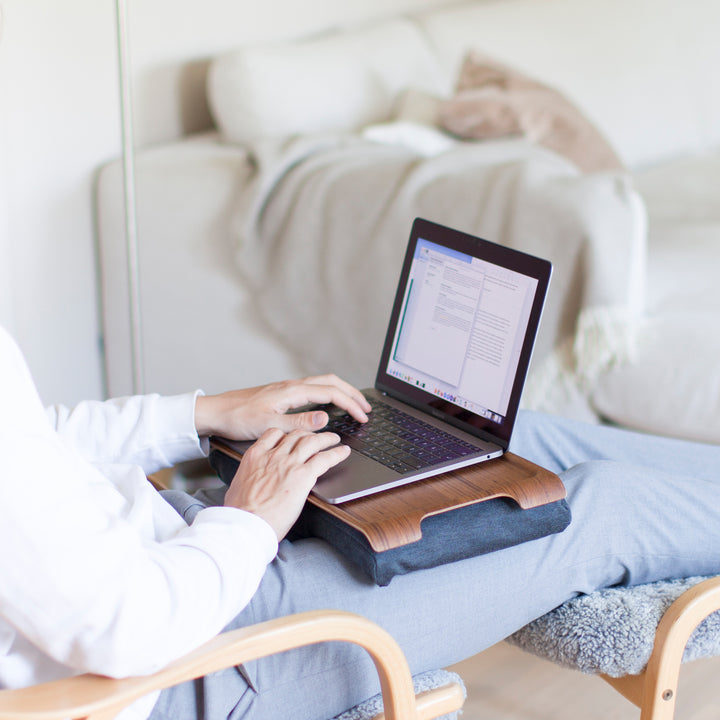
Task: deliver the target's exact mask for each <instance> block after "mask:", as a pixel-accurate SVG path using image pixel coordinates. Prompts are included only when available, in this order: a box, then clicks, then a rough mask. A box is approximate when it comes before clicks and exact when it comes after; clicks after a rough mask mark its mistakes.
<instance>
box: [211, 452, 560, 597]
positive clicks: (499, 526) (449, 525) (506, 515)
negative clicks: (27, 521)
mask: <svg viewBox="0 0 720 720" xmlns="http://www.w3.org/2000/svg"><path fill="white" fill-rule="evenodd" d="M210 464H211V465H212V466H213V467H214V468H215V470H216V472H217V473H218V475H219V476H220V478H221V479H222V480H223V482H225V483H229V482H230V481H231V480H232V478H233V477H234V475H235V471H236V470H237V466H238V461H237V460H235V459H234V458H231V457H229V456H228V455H226V454H225V453H222V452H219V451H217V450H213V451H212V452H211V453H210ZM570 519H571V513H570V507H569V505H568V504H567V502H566V501H565V500H558V501H556V502H553V503H548V504H547V505H541V506H539V507H536V508H530V509H528V510H523V509H521V508H520V506H519V505H517V504H516V503H515V502H513V501H512V500H509V499H506V498H494V499H492V500H486V501H484V502H479V503H476V504H474V505H467V506H465V507H462V508H458V509H456V510H450V511H448V512H445V513H441V514H439V515H433V516H430V517H428V518H426V519H425V520H424V521H423V523H422V538H421V539H420V540H418V541H417V542H414V543H410V544H408V545H403V546H401V547H398V548H393V549H391V550H386V551H384V552H377V551H376V550H373V548H372V547H371V545H370V543H369V542H368V540H367V538H366V537H365V536H364V535H363V534H362V533H361V532H360V531H358V530H355V529H354V528H352V527H351V526H350V525H347V524H346V523H344V522H342V521H341V520H339V519H338V518H336V517H335V516H333V515H330V514H329V513H326V512H324V511H323V510H321V509H320V508H318V507H316V506H315V505H311V504H310V503H307V504H306V505H305V508H304V509H303V512H302V514H301V515H300V518H299V519H298V521H297V523H296V524H295V527H294V528H293V530H292V531H291V533H290V535H289V536H288V539H290V540H297V539H301V538H304V537H318V538H322V539H323V540H325V541H326V542H327V543H328V544H330V545H332V546H333V547H334V548H335V549H336V550H338V551H339V552H340V553H342V554H343V555H344V556H345V557H347V558H348V559H349V560H350V561H351V562H353V563H354V564H355V565H356V566H357V567H358V568H360V570H362V571H363V573H365V575H366V576H367V577H369V578H370V579H371V580H372V581H373V582H374V583H376V584H377V585H388V584H389V583H390V581H391V580H392V579H393V577H395V576H396V575H404V574H405V573H409V572H413V571H415V570H423V569H427V568H430V567H435V566H437V565H443V564H445V563H450V562H455V561H457V560H462V559H464V558H467V557H473V556H475V555H482V554H484V553H488V552H493V551H494V550H501V549H503V548H506V547H510V546H512V545H518V544H519V543H522V542H528V541H529V540H536V539H537V538H540V537H544V536H545V535H551V534H553V533H557V532H561V531H562V530H564V529H565V528H566V527H567V526H568V525H569V524H570Z"/></svg>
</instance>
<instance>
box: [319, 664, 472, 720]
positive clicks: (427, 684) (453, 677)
mask: <svg viewBox="0 0 720 720" xmlns="http://www.w3.org/2000/svg"><path fill="white" fill-rule="evenodd" d="M451 682H457V683H459V684H460V685H461V686H462V688H463V692H465V685H464V684H463V681H462V678H461V677H460V676H459V675H458V674H457V673H454V672H450V671H449V670H430V671H428V672H425V673H421V674H420V675H416V676H415V677H413V686H414V688H415V694H416V695H417V694H419V693H421V692H425V691H427V690H432V689H433V688H436V687H442V686H443V685H449V684H450V683H451ZM382 710H383V702H382V696H381V695H375V696H374V697H371V698H370V699H369V700H366V701H365V702H363V703H360V704H359V705H356V706H355V707H354V708H350V710H346V711H345V712H344V713H341V714H340V715H338V716H337V717H336V718H333V720H370V718H374V717H375V716H376V715H379V714H380V713H381V712H382ZM458 715H459V713H457V712H454V713H450V714H449V715H443V716H442V717H441V718H438V720H455V718H457V717H458Z"/></svg>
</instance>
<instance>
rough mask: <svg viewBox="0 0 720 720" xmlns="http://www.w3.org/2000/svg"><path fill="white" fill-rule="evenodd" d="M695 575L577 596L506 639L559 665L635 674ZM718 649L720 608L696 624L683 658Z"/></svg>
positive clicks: (614, 674)
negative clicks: (665, 616)
mask: <svg viewBox="0 0 720 720" xmlns="http://www.w3.org/2000/svg"><path fill="white" fill-rule="evenodd" d="M706 579H707V578H705V577H692V578H686V579H684V580H668V581H660V582H656V583H648V584H646V585H636V586H634V587H615V588H608V589H606V590H600V591H598V592H594V593H591V594H589V595H580V596H579V597H577V598H574V599H573V600H569V601H568V602H566V603H565V604H563V605H561V606H560V607H558V608H556V609H555V610H553V611H552V612H549V613H548V614H547V615H543V616H542V617H541V618H538V619H537V620H535V621H534V622H532V623H530V624H529V625H526V626H525V627H524V628H522V629H521V630H518V631H517V632H516V633H515V634H513V635H511V636H510V638H509V639H508V641H509V642H510V643H511V644H513V645H516V646H517V647H520V648H522V649H523V650H527V651H528V652H531V653H533V654H535V655H538V656H540V657H543V658H545V659H547V660H551V661H552V662H555V663H557V664H559V665H562V666H564V667H567V668H572V669H575V670H581V671H582V672H585V673H592V674H600V673H602V674H605V675H609V676H610V677H622V676H624V675H637V674H638V673H641V672H642V671H643V670H644V669H645V666H646V665H647V663H648V660H649V659H650V654H651V653H652V649H653V643H654V642H655V630H656V629H657V626H658V623H659V622H660V619H661V618H662V616H663V614H664V613H665V611H666V610H667V609H668V608H669V607H670V605H671V604H672V603H673V602H674V601H675V600H676V599H677V598H678V597H680V595H681V594H682V593H683V592H685V590H688V589H689V588H691V587H692V586H693V585H696V584H697V583H699V582H701V581H702V580H706ZM718 654H720V613H713V614H712V615H710V616H709V617H708V618H706V619H705V620H704V621H703V622H702V623H701V624H700V625H699V626H698V627H697V629H696V630H695V632H694V633H693V635H692V636H691V638H690V640H689V641H688V644H687V647H686V648H685V654H684V655H683V662H688V661H690V660H695V659H698V658H701V657H711V656H713V655H718Z"/></svg>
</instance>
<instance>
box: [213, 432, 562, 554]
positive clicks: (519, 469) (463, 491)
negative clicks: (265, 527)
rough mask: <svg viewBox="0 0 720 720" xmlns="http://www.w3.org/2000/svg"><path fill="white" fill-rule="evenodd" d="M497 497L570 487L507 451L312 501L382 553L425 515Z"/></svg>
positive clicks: (537, 497)
mask: <svg viewBox="0 0 720 720" xmlns="http://www.w3.org/2000/svg"><path fill="white" fill-rule="evenodd" d="M211 445H212V447H213V448H214V449H216V450H220V451H222V452H224V453H226V454H227V455H230V456H232V457H234V458H237V459H239V458H240V455H239V454H238V453H237V452H236V451H235V450H233V449H232V448H229V447H228V446H226V445H224V444H223V442H222V440H221V439H220V438H213V439H212V442H211ZM497 497H507V498H511V499H512V500H514V501H515V502H517V504H518V505H519V506H520V507H521V508H523V509H528V508H532V507H537V506H539V505H546V504H547V503H551V502H555V501H557V500H562V499H563V498H564V497H565V486H564V485H563V484H562V481H561V480H560V478H559V477H558V476H557V475H555V473H552V472H550V471H549V470H545V469H544V468H542V467H540V466H539V465H535V463H532V462H530V461H529V460H525V459H524V458H521V457H519V456H518V455H514V454H513V453H505V454H504V455H502V456H501V457H499V458H495V459H494V460H486V461H485V462H482V463H479V464H478V465H473V466H471V467H467V468H462V469H460V470H455V471H453V472H447V473H444V474H443V475H436V476H434V477H430V478H426V479H425V480H417V481H416V482H413V483H410V484H408V485H402V486H400V487H396V488H390V489H389V490H383V491H381V492H378V493H375V494H373V495H368V496H367V497H363V498H358V499H357V500H349V501H348V502H344V503H341V504H339V505H332V504H330V503H328V502H325V501H324V500H321V499H320V498H317V497H315V496H314V495H312V494H311V495H310V496H309V497H308V502H310V503H312V504H313V505H315V506H316V507H319V508H321V509H323V510H325V511H326V512H328V513H330V514H331V515H334V516H335V517H337V518H338V519H340V520H342V521H343V522H345V523H347V524H348V525H350V526H351V527H353V528H355V529H356V530H359V531H360V532H361V533H362V534H363V535H364V536H365V537H366V538H367V539H368V542H369V543H370V546H371V547H372V549H373V550H375V551H376V552H383V551H384V550H391V549H392V548H396V547H400V546H401V545H406V544H408V543H412V542H416V541H417V540H419V539H420V538H421V537H422V531H421V529H420V524H421V523H422V521H423V520H424V519H425V518H426V517H430V516H431V515H438V514H440V513H443V512H447V511H448V510H455V509H456V508H460V507H464V506H466V505H472V504H473V503H477V502H482V501H483V500H491V499H492V498H497Z"/></svg>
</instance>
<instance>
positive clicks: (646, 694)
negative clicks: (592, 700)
mask: <svg viewBox="0 0 720 720" xmlns="http://www.w3.org/2000/svg"><path fill="white" fill-rule="evenodd" d="M716 610H720V577H714V578H710V579H709V580H703V582H701V583H698V584H697V585H695V586H693V587H691V588H690V589H689V590H686V591H685V592H684V593H683V594H682V595H681V596H680V597H679V598H678V599H677V600H675V602H674V603H673V604H672V605H671V606H670V607H669V608H668V609H667V611H666V612H665V614H664V615H663V617H662V619H661V620H660V623H659V625H658V628H657V631H656V633H655V643H654V645H653V651H652V654H651V656H650V660H649V662H648V664H647V667H646V668H645V670H644V671H643V672H642V673H640V674H639V675H626V676H625V677H619V678H613V677H608V676H606V675H601V676H600V677H602V679H603V680H605V681H606V682H607V683H609V684H610V685H612V686H613V687H614V688H615V689H616V690H617V691H618V692H619V693H620V694H621V695H623V696H624V697H626V698H627V699H628V700H630V702H632V703H633V704H635V705H637V707H639V708H640V720H672V718H673V716H674V714H675V701H676V699H677V692H678V681H679V677H680V665H681V664H682V657H683V652H684V651H685V646H686V645H687V643H688V640H689V639H690V636H691V635H692V633H693V631H694V630H695V628H696V627H697V626H698V625H699V624H700V623H701V622H702V621H703V620H704V619H705V618H706V617H707V616H708V615H710V614H711V613H713V612H715V611H716Z"/></svg>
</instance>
